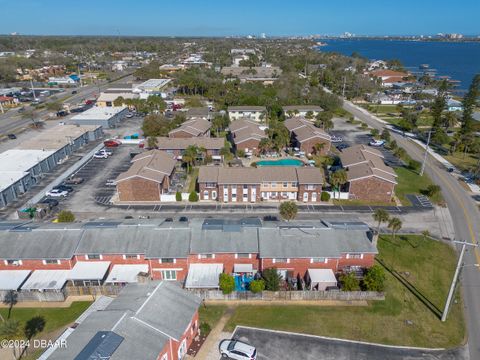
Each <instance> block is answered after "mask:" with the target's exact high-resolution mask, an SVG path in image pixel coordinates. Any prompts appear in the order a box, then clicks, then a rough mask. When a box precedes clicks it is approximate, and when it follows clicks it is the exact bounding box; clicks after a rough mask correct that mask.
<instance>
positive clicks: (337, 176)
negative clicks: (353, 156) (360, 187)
mask: <svg viewBox="0 0 480 360" xmlns="http://www.w3.org/2000/svg"><path fill="white" fill-rule="evenodd" d="M347 181H348V176H347V172H346V171H345V170H344V169H342V170H338V171H335V172H334V173H331V174H330V184H331V185H332V186H333V187H334V188H336V189H337V190H338V198H340V187H341V186H342V185H343V184H345V183H347ZM333 193H334V195H335V190H334V192H333ZM334 198H335V196H334Z"/></svg>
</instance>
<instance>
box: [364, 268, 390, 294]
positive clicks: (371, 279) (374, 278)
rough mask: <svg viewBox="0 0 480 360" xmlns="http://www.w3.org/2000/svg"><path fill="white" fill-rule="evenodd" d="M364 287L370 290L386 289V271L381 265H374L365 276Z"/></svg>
mask: <svg viewBox="0 0 480 360" xmlns="http://www.w3.org/2000/svg"><path fill="white" fill-rule="evenodd" d="M363 287H364V288H365V290H368V291H383V290H385V271H384V270H383V268H382V267H381V266H379V265H373V266H372V267H371V268H370V269H368V270H367V273H366V274H365V277H364V278H363Z"/></svg>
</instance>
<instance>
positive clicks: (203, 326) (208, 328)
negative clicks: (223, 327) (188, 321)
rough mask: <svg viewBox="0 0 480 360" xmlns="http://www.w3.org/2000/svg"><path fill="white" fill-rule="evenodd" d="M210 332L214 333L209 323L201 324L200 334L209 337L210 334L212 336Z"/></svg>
mask: <svg viewBox="0 0 480 360" xmlns="http://www.w3.org/2000/svg"><path fill="white" fill-rule="evenodd" d="M210 331H212V327H211V326H210V324H209V323H207V322H201V323H200V334H202V335H204V336H207V335H208V334H210Z"/></svg>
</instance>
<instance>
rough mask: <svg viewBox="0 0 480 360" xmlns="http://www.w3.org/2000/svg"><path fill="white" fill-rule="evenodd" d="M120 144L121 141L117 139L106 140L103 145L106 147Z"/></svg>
mask: <svg viewBox="0 0 480 360" xmlns="http://www.w3.org/2000/svg"><path fill="white" fill-rule="evenodd" d="M120 144H121V142H120V141H117V140H105V141H104V142H103V145H105V146H106V147H118V146H120Z"/></svg>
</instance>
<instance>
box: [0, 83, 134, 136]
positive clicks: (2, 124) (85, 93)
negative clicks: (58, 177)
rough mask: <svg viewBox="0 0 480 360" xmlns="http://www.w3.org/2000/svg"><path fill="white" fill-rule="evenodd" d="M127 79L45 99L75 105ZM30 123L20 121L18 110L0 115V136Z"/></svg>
mask: <svg viewBox="0 0 480 360" xmlns="http://www.w3.org/2000/svg"><path fill="white" fill-rule="evenodd" d="M126 75H128V74H126ZM127 79H128V76H127V77H123V76H122V77H121V78H120V79H117V80H114V81H111V82H105V83H102V84H96V85H88V86H85V87H82V88H75V89H73V88H72V89H66V90H65V92H63V93H60V95H57V98H56V99H55V100H53V99H52V98H51V97H49V98H47V103H48V102H53V101H61V102H68V103H69V104H77V103H80V102H82V101H84V100H86V99H88V98H91V97H93V96H94V95H96V97H98V95H99V92H100V91H101V90H104V89H106V88H108V87H110V86H112V84H114V83H116V82H123V81H126V80H127ZM73 90H77V91H78V93H77V94H74V95H72V94H71V92H72V91H73ZM64 99H66V100H64ZM25 108H26V110H27V111H28V110H31V109H33V107H30V106H26V105H25ZM51 112H52V111H50V110H46V109H42V110H39V111H37V112H36V114H35V119H36V120H40V119H41V118H42V117H44V116H45V115H47V114H48V113H51ZM31 122H32V120H31V119H22V114H21V113H19V112H18V109H12V110H10V111H8V112H6V113H5V114H1V115H0V136H1V135H5V134H9V133H12V132H14V131H15V130H16V129H18V128H21V127H25V126H27V125H28V124H29V123H31Z"/></svg>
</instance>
